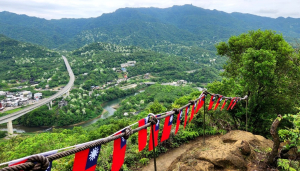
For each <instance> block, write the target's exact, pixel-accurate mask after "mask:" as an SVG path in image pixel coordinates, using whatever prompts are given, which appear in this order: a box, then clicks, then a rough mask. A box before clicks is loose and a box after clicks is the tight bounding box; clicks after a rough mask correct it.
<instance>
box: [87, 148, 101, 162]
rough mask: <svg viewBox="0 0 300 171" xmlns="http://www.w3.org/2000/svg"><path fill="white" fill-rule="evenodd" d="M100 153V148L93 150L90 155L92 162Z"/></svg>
mask: <svg viewBox="0 0 300 171" xmlns="http://www.w3.org/2000/svg"><path fill="white" fill-rule="evenodd" d="M98 151H99V148H98V147H95V148H94V149H93V151H92V152H91V153H90V155H89V159H90V161H93V160H94V159H95V158H96V157H97V155H98Z"/></svg>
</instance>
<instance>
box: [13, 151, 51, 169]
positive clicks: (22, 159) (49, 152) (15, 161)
mask: <svg viewBox="0 0 300 171" xmlns="http://www.w3.org/2000/svg"><path fill="white" fill-rule="evenodd" d="M55 153H57V150H53V151H48V152H45V153H40V154H38V155H42V156H44V157H46V156H50V155H52V154H55ZM29 157H31V156H27V157H24V158H21V159H18V160H14V161H11V162H9V163H8V166H15V165H18V164H22V163H25V162H26V161H27V159H28V158H29ZM51 167H52V161H51V162H50V163H49V166H48V168H47V169H46V170H45V171H51Z"/></svg>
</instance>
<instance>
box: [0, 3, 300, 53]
mask: <svg viewBox="0 0 300 171" xmlns="http://www.w3.org/2000/svg"><path fill="white" fill-rule="evenodd" d="M299 23H300V19H294V18H282V17H281V18H277V19H273V18H267V17H260V16H255V15H250V14H242V13H225V12H221V11H217V10H207V9H203V8H199V7H195V6H192V5H184V6H173V7H171V8H165V9H159V8H122V9H118V10H116V11H115V12H113V13H109V14H103V15H101V16H100V17H97V18H88V19H60V20H45V19H40V18H35V17H28V16H25V15H17V14H13V13H9V12H1V13H0V33H1V34H4V35H7V36H9V37H12V38H14V39H17V40H22V41H26V42H31V43H35V44H39V45H43V46H46V47H48V48H61V49H68V50H71V49H76V48H79V47H82V46H83V45H85V44H89V43H93V42H107V43H114V44H121V45H135V46H139V47H143V48H150V49H154V50H159V51H165V52H169V53H173V54H176V53H178V49H179V51H180V50H181V49H182V46H183V47H185V46H187V47H190V46H193V47H198V48H200V49H201V50H203V51H204V48H205V49H209V50H213V51H214V46H213V45H214V44H215V43H216V42H219V41H222V40H223V41H224V40H226V39H228V38H229V37H230V36H231V35H238V34H240V33H243V32H247V31H248V30H257V29H259V28H260V29H262V30H264V29H272V30H276V31H277V32H280V33H282V34H283V36H284V37H285V38H286V39H287V40H290V41H292V40H293V38H298V39H299V38H300V36H299V30H300V25H299ZM174 44H175V45H176V46H175V45H174ZM174 49H176V50H174Z"/></svg>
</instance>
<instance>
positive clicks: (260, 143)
mask: <svg viewBox="0 0 300 171" xmlns="http://www.w3.org/2000/svg"><path fill="white" fill-rule="evenodd" d="M271 147H272V141H271V140H267V139H265V138H264V137H262V136H256V135H253V134H252V133H249V132H245V131H238V130H237V131H230V132H229V133H227V134H225V135H223V136H216V137H213V138H210V139H208V140H207V141H206V143H205V144H202V142H199V143H198V144H197V145H196V146H195V147H193V148H191V149H189V150H188V151H187V152H186V153H184V154H182V155H181V156H180V157H178V158H177V159H176V160H175V161H173V163H172V164H171V166H170V167H169V168H168V170H169V171H179V170H197V171H198V170H199V171H200V170H203V171H205V170H214V169H216V170H223V169H224V170H225V169H226V170H251V169H250V168H249V166H250V162H251V160H253V159H255V158H256V152H255V151H258V150H265V149H267V148H271Z"/></svg>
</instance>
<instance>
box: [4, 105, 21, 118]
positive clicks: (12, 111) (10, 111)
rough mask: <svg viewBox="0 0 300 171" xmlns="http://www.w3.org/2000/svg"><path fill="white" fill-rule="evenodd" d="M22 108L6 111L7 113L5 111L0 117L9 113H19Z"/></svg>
mask: <svg viewBox="0 0 300 171" xmlns="http://www.w3.org/2000/svg"><path fill="white" fill-rule="evenodd" d="M24 108H25V106H22V107H19V108H16V109H12V110H8V111H6V112H4V113H0V117H1V116H5V115H8V114H11V113H14V112H17V111H20V110H22V109H24Z"/></svg>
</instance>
